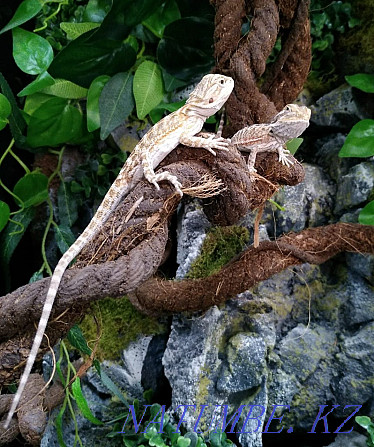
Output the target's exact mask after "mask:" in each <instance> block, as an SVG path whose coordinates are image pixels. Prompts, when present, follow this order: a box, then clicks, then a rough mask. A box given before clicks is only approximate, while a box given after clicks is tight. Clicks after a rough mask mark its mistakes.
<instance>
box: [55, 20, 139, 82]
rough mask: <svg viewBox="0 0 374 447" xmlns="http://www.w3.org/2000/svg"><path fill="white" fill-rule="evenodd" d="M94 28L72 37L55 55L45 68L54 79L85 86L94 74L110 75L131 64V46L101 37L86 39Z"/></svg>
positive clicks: (134, 55)
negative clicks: (48, 67) (74, 37)
mask: <svg viewBox="0 0 374 447" xmlns="http://www.w3.org/2000/svg"><path fill="white" fill-rule="evenodd" d="M99 29H100V28H99ZM95 31H98V30H92V31H88V32H87V33H85V34H83V35H82V36H80V37H78V38H77V39H75V40H73V41H72V42H70V43H69V45H67V46H66V47H65V48H64V49H63V50H62V51H60V53H58V54H57V56H56V57H55V58H54V60H53V62H52V64H51V66H50V69H49V72H50V73H51V75H52V76H53V77H54V78H62V79H67V80H69V81H72V82H75V83H76V84H78V85H81V86H82V87H86V88H88V87H89V86H90V84H91V82H92V81H93V80H94V79H95V78H97V77H98V76H100V75H108V76H112V75H114V74H116V73H118V72H119V71H125V70H127V69H129V68H130V67H132V66H133V65H134V63H135V60H136V53H135V51H134V49H133V48H132V47H131V45H129V44H127V43H124V42H122V41H115V40H109V39H105V38H100V39H99V38H97V39H96V40H95V39H90V38H91V37H92V36H93V33H95Z"/></svg>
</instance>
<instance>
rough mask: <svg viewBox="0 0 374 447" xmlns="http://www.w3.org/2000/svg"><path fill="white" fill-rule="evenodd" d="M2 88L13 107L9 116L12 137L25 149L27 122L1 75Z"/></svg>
mask: <svg viewBox="0 0 374 447" xmlns="http://www.w3.org/2000/svg"><path fill="white" fill-rule="evenodd" d="M0 88H1V91H2V93H3V94H4V95H5V96H6V97H7V99H8V101H9V102H10V105H11V106H12V113H11V114H10V115H9V127H10V131H11V132H12V136H13V138H14V139H15V141H16V143H17V146H18V147H24V143H25V140H26V138H25V136H24V135H23V133H22V132H23V130H24V129H25V127H26V121H25V120H24V118H23V116H22V113H21V111H20V109H19V108H18V105H17V102H16V99H15V97H14V95H13V93H12V90H11V89H10V87H9V85H8V83H7V81H6V80H5V78H4V76H3V75H2V74H1V73H0Z"/></svg>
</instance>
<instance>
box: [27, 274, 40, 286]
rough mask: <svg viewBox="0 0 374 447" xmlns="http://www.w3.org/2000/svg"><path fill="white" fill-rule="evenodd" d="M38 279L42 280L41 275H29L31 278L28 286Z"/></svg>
mask: <svg viewBox="0 0 374 447" xmlns="http://www.w3.org/2000/svg"><path fill="white" fill-rule="evenodd" d="M40 279H43V273H41V272H35V273H34V274H33V275H31V278H30V279H29V284H31V283H33V282H36V281H39V280H40Z"/></svg>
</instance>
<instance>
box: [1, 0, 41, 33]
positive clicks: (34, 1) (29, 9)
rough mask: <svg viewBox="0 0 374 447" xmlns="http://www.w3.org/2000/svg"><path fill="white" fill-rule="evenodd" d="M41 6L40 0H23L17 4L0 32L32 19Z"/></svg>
mask: <svg viewBox="0 0 374 447" xmlns="http://www.w3.org/2000/svg"><path fill="white" fill-rule="evenodd" d="M42 7H43V2H42V1H41V0H24V1H23V2H22V3H21V4H20V5H19V6H18V8H17V10H16V12H15V13H14V16H13V17H12V18H11V20H10V21H9V23H8V24H7V25H6V26H4V28H3V29H2V30H1V31H0V34H2V33H5V31H8V30H10V29H12V28H15V27H16V26H19V25H22V23H25V22H27V21H28V20H30V19H32V18H33V17H35V16H36V14H38V12H39V11H41V9H42Z"/></svg>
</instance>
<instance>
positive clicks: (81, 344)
mask: <svg viewBox="0 0 374 447" xmlns="http://www.w3.org/2000/svg"><path fill="white" fill-rule="evenodd" d="M68 340H69V342H70V344H71V345H72V346H74V348H76V349H78V351H80V352H83V354H87V355H91V352H92V350H91V348H90V347H89V346H88V345H87V341H86V339H85V338H84V335H83V333H82V331H81V328H80V327H79V326H77V325H76V324H75V325H74V326H73V327H72V328H71V329H70V331H69V332H68Z"/></svg>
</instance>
